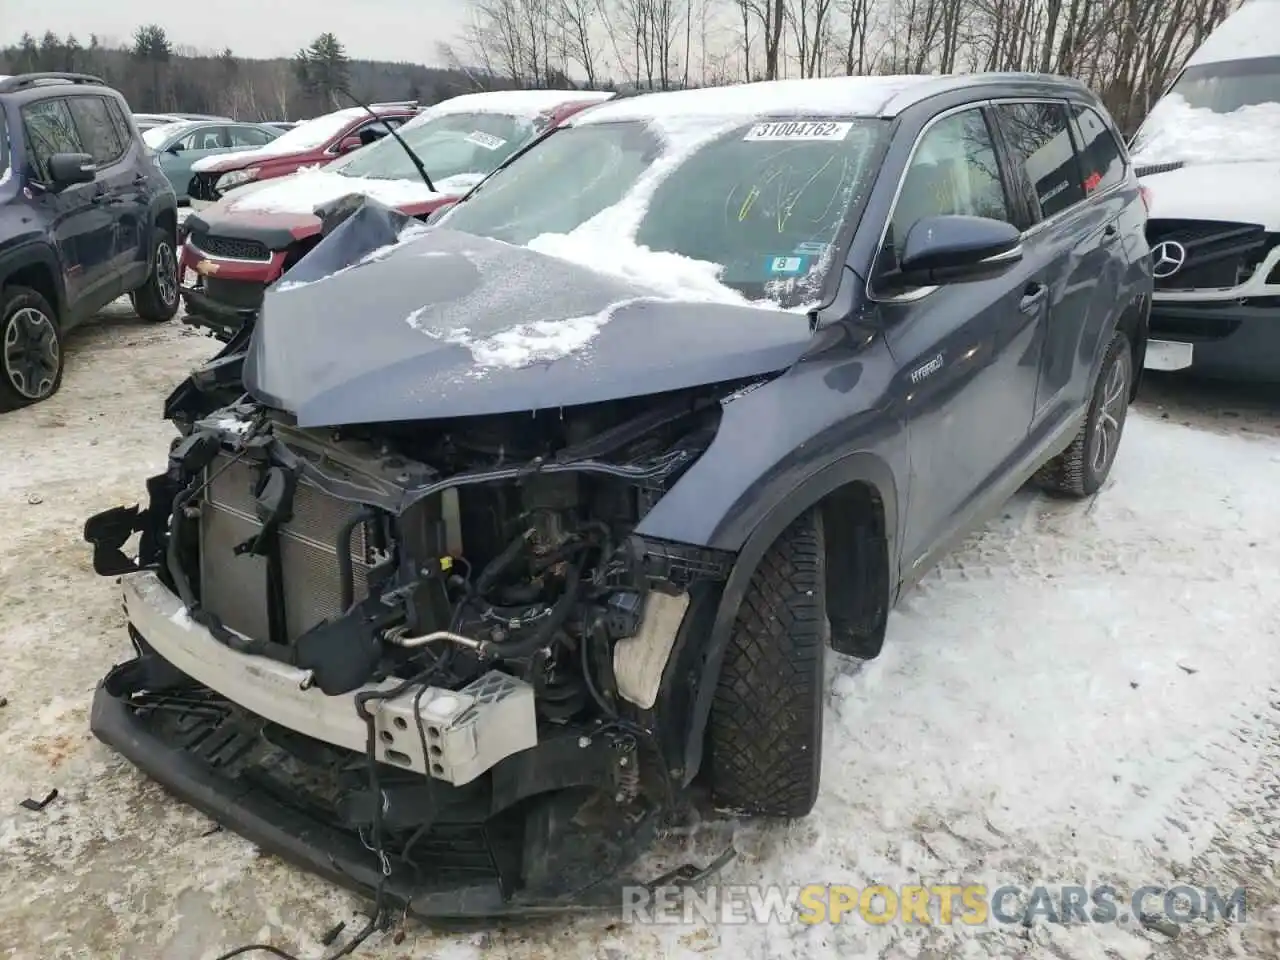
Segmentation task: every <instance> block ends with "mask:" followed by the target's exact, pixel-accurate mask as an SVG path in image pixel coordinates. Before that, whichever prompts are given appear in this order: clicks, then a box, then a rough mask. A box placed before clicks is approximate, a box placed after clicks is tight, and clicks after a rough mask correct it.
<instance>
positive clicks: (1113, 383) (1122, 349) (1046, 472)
mask: <svg viewBox="0 0 1280 960" xmlns="http://www.w3.org/2000/svg"><path fill="white" fill-rule="evenodd" d="M1132 389H1133V350H1132V348H1131V346H1130V344H1129V338H1128V337H1126V336H1125V335H1124V334H1123V333H1117V334H1116V335H1115V336H1114V337H1112V339H1111V343H1109V344H1108V345H1107V352H1106V354H1105V355H1104V356H1103V358H1102V368H1101V369H1100V370H1099V371H1098V380H1097V382H1096V383H1095V384H1094V386H1093V398H1092V399H1091V400H1090V402H1089V413H1088V415H1087V416H1086V417H1085V421H1084V423H1083V424H1082V425H1081V427H1080V432H1079V433H1077V434H1076V437H1075V439H1074V440H1072V441H1071V446H1069V447H1067V449H1066V450H1064V451H1062V453H1060V454H1058V455H1057V456H1056V457H1054V458H1053V459H1052V460H1050V461H1049V462H1048V463H1046V464H1045V465H1044V466H1043V467H1041V468H1040V470H1039V471H1038V472H1037V473H1036V475H1035V478H1034V479H1035V482H1036V484H1037V485H1038V486H1040V487H1041V488H1042V489H1044V490H1046V491H1048V492H1050V493H1056V494H1060V495H1063V496H1067V497H1077V498H1081V497H1089V496H1092V495H1093V494H1095V493H1097V491H1098V488H1100V487H1101V486H1102V485H1103V483H1105V482H1106V479H1107V477H1108V476H1109V475H1110V474H1111V467H1112V466H1113V465H1114V464H1115V462H1116V453H1117V451H1118V450H1119V448H1120V438H1121V436H1122V435H1123V434H1124V422H1125V418H1126V416H1127V415H1128V412H1129V394H1130V392H1131V391H1132Z"/></svg>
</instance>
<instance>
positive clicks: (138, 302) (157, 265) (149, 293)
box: [129, 227, 178, 323]
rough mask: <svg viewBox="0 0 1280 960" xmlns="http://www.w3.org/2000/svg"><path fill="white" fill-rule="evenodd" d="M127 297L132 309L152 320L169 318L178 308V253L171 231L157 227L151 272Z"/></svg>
mask: <svg viewBox="0 0 1280 960" xmlns="http://www.w3.org/2000/svg"><path fill="white" fill-rule="evenodd" d="M129 299H130V300H132V301H133V311H134V313H136V314H137V315H138V316H139V317H141V318H142V319H143V320H149V321H151V322H152V323H164V322H165V321H167V320H172V319H173V317H174V314H176V313H177V312H178V255H177V253H176V251H175V249H174V239H173V234H172V233H169V232H168V231H167V230H164V229H163V228H161V227H157V228H156V240H155V249H154V250H153V251H152V252H151V274H150V275H149V276H148V277H147V281H146V283H144V284H143V285H142V286H140V287H139V288H138V289H137V290H135V291H133V293H131V294H130V295H129Z"/></svg>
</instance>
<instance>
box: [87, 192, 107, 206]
mask: <svg viewBox="0 0 1280 960" xmlns="http://www.w3.org/2000/svg"><path fill="white" fill-rule="evenodd" d="M109 199H111V194H109V193H106V192H103V193H95V194H94V195H93V196H92V197H90V198H89V202H90V203H98V204H102V203H106V202H107V201H108V200H109Z"/></svg>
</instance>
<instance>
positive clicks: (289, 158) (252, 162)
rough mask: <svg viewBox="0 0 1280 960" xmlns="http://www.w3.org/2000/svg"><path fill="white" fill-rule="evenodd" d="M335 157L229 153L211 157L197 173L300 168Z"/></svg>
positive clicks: (304, 153)
mask: <svg viewBox="0 0 1280 960" xmlns="http://www.w3.org/2000/svg"><path fill="white" fill-rule="evenodd" d="M332 159H333V157H331V156H328V155H327V154H325V153H324V152H323V151H320V150H301V151H298V152H297V153H270V154H260V153H255V152H254V151H253V150H244V151H242V152H238V153H228V154H225V155H224V156H221V157H209V158H208V159H207V160H205V161H204V162H203V163H201V164H200V169H199V170H197V171H195V172H197V173H229V172H230V171H232V170H243V169H244V168H245V167H266V168H267V169H272V168H274V167H300V166H302V165H303V164H311V163H328V162H329V161H330V160H332Z"/></svg>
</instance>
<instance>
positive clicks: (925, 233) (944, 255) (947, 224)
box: [885, 215, 1022, 287]
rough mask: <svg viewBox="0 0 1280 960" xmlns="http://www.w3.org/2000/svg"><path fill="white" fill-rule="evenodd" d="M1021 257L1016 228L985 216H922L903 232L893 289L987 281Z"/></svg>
mask: <svg viewBox="0 0 1280 960" xmlns="http://www.w3.org/2000/svg"><path fill="white" fill-rule="evenodd" d="M1021 259H1022V244H1021V235H1020V234H1019V232H1018V228H1017V227H1015V226H1014V225H1013V224H1011V223H1006V222H1005V221H1003V220H992V219H990V218H988V217H966V216H956V215H946V216H937V217H922V218H921V219H919V220H917V221H916V222H915V223H914V224H913V225H912V227H911V229H910V230H908V231H907V236H906V240H905V241H904V242H903V243H902V247H901V254H900V255H899V257H898V268H897V270H895V271H893V273H892V274H891V275H890V276H888V277H886V278H885V279H886V280H887V281H888V282H889V283H890V284H891V285H893V286H901V287H922V286H936V285H938V284H943V283H963V282H965V281H973V280H987V279H990V278H991V277H996V276H999V275H1000V274H1001V273H1003V272H1004V271H1005V270H1007V269H1008V268H1009V267H1010V266H1012V265H1013V264H1015V263H1017V262H1018V261H1019V260H1021Z"/></svg>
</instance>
